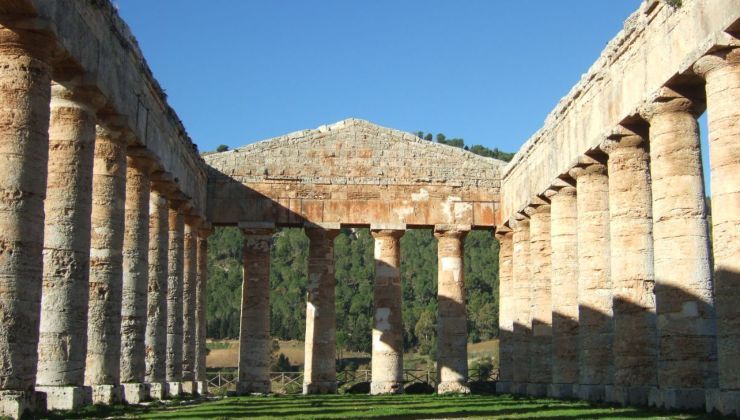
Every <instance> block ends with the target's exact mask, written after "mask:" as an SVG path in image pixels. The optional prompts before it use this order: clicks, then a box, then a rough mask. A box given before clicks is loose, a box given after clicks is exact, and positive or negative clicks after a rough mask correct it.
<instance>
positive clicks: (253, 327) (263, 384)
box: [236, 223, 275, 395]
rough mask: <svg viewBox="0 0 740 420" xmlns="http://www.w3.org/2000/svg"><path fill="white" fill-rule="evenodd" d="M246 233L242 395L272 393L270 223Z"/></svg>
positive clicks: (247, 227) (254, 225)
mask: <svg viewBox="0 0 740 420" xmlns="http://www.w3.org/2000/svg"><path fill="white" fill-rule="evenodd" d="M239 227H240V228H241V229H242V232H244V282H243V283H242V314H241V323H240V325H239V381H238V383H237V386H236V392H237V394H239V395H244V394H249V393H263V394H267V393H269V392H270V348H271V340H270V250H271V248H272V234H273V233H274V232H275V227H274V225H272V224H271V223H240V224H239Z"/></svg>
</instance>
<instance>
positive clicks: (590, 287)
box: [570, 157, 614, 401]
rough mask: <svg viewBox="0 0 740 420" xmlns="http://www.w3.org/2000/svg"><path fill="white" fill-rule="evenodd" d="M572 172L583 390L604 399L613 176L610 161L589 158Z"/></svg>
mask: <svg viewBox="0 0 740 420" xmlns="http://www.w3.org/2000/svg"><path fill="white" fill-rule="evenodd" d="M582 161H583V163H582V164H581V165H579V166H578V167H576V168H574V169H572V170H571V171H570V175H571V176H572V177H573V178H575V179H576V182H577V189H578V195H577V202H578V229H577V232H578V235H577V239H578V245H577V246H578V395H577V397H578V398H580V399H583V400H587V401H604V399H605V398H606V387H607V386H611V385H612V384H613V378H614V367H613V364H612V353H611V350H610V349H611V348H612V334H613V332H614V327H613V326H614V320H613V313H612V282H611V275H610V271H611V270H610V268H611V259H610V257H609V255H610V248H609V177H608V176H607V171H606V165H604V164H602V163H600V162H598V161H596V160H594V159H591V158H588V157H583V158H582Z"/></svg>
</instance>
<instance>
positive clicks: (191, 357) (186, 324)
mask: <svg viewBox="0 0 740 420" xmlns="http://www.w3.org/2000/svg"><path fill="white" fill-rule="evenodd" d="M199 226H200V218H198V217H194V216H187V217H186V218H185V242H184V247H185V259H184V273H183V283H182V286H183V287H182V303H183V304H182V326H183V329H182V341H183V350H182V391H183V392H184V393H186V394H190V395H192V394H195V393H196V392H197V391H198V389H197V386H196V384H195V342H196V336H195V324H196V322H195V294H196V293H197V289H198V283H197V276H198V227H199Z"/></svg>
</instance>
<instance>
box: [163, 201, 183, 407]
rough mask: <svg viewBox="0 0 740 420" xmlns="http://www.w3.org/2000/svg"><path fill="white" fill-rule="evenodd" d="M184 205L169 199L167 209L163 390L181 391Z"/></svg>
mask: <svg viewBox="0 0 740 420" xmlns="http://www.w3.org/2000/svg"><path fill="white" fill-rule="evenodd" d="M186 208H187V204H186V203H184V202H182V201H177V200H173V201H171V202H170V208H169V210H168V226H169V241H170V244H169V254H168V258H167V265H168V267H167V367H166V370H167V372H166V376H167V393H168V394H169V395H170V396H178V395H180V394H181V393H182V349H183V347H182V344H183V340H182V288H183V284H182V282H183V280H182V277H183V270H184V266H183V259H184V253H185V251H184V237H185V219H184V216H183V214H182V211H183V210H185V209H186Z"/></svg>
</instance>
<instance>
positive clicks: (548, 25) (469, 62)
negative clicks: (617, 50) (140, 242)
mask: <svg viewBox="0 0 740 420" xmlns="http://www.w3.org/2000/svg"><path fill="white" fill-rule="evenodd" d="M114 3H115V4H116V5H117V6H118V8H119V12H120V14H121V15H122V17H123V18H124V19H125V20H126V22H128V24H129V25H130V26H131V28H132V30H133V33H134V35H135V36H136V37H137V38H138V40H139V43H140V45H141V48H142V50H143V51H144V54H145V56H146V58H147V60H148V62H149V65H150V66H151V68H152V70H153V72H154V75H155V76H156V77H157V79H158V80H159V82H160V83H161V84H162V86H163V87H164V89H165V90H166V91H167V94H168V97H169V101H170V104H171V105H172V106H173V107H174V108H175V110H176V111H177V113H178V114H179V115H180V118H182V120H183V122H184V124H185V127H186V128H187V130H188V132H189V133H190V135H191V137H192V138H193V140H194V141H195V142H196V143H197V144H198V145H199V147H200V150H203V151H206V150H213V149H215V148H216V146H218V145H219V144H226V145H229V146H230V147H232V148H233V147H238V146H241V145H244V144H248V143H251V142H254V141H257V140H261V139H265V138H269V137H274V136H278V135H280V134H284V133H288V132H291V131H296V130H301V129H305V128H315V127H317V126H319V125H322V124H327V123H333V122H336V121H339V120H342V119H345V118H348V117H357V118H363V119H367V120H370V121H372V122H375V123H377V124H380V125H384V126H388V127H393V128H398V129H401V130H405V131H412V132H415V131H418V130H423V131H427V132H430V131H431V132H434V133H437V132H443V133H445V134H446V135H447V136H448V137H453V136H454V137H462V138H464V139H465V141H466V143H467V144H483V145H485V146H488V147H491V148H493V147H498V148H499V149H501V150H505V151H515V150H517V149H518V148H519V146H521V144H522V143H523V142H524V141H526V139H527V138H529V136H530V135H531V134H532V133H534V132H535V131H536V130H537V129H538V128H539V127H540V126H541V125H542V123H543V121H544V119H545V117H546V115H547V114H548V112H550V110H551V109H552V108H553V107H554V106H555V104H556V103H557V102H558V100H559V99H560V98H561V97H562V96H564V95H565V94H566V93H567V92H568V91H569V90H570V88H571V87H572V86H573V85H574V84H575V83H576V82H577V81H578V79H579V78H580V76H581V74H582V73H584V72H585V71H587V69H588V68H589V66H590V65H591V64H592V63H593V62H594V61H595V60H596V58H597V57H598V55H599V53H600V52H601V50H602V49H603V48H604V47H605V45H606V43H607V42H608V41H609V40H610V39H611V38H612V37H614V36H615V35H616V34H617V32H618V31H619V30H620V29H621V28H622V24H623V22H624V20H625V19H626V18H627V17H628V16H629V14H630V13H631V12H633V11H634V10H636V9H637V8H638V6H639V4H640V0H619V1H615V0H571V1H567V2H566V1H550V0H537V1H535V0H518V1H503V0H501V1H499V0H457V1H452V0H448V1H439V0H372V1H370V0H363V1H359V0H322V1H318V0H210V1H208V2H203V1H202V0H156V1H152V0H114ZM204 4H205V5H207V6H204Z"/></svg>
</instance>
